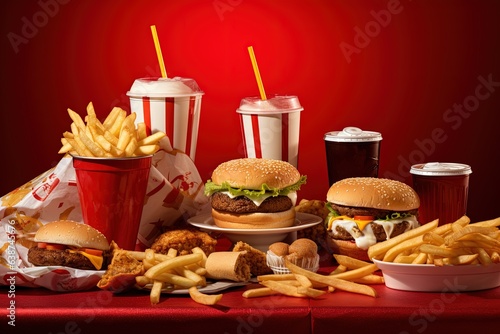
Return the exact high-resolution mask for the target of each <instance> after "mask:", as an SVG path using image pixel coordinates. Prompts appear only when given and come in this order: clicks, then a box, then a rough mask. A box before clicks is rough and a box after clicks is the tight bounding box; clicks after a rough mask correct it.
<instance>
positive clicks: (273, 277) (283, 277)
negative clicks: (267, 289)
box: [257, 274, 295, 282]
mask: <svg viewBox="0 0 500 334" xmlns="http://www.w3.org/2000/svg"><path fill="white" fill-rule="evenodd" d="M294 279H295V275H294V274H267V275H260V276H257V280H258V281H259V282H260V281H289V280H294Z"/></svg>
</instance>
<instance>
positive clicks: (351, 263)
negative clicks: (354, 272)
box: [333, 254, 371, 269]
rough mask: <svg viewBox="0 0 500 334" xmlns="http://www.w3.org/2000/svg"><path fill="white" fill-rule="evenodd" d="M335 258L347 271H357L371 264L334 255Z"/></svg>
mask: <svg viewBox="0 0 500 334" xmlns="http://www.w3.org/2000/svg"><path fill="white" fill-rule="evenodd" d="M333 257H334V258H335V260H336V261H337V263H338V264H339V265H342V266H345V267H346V268H347V269H357V268H361V267H364V266H367V265H370V264H371V263H368V262H366V261H361V260H358V259H355V258H353V257H350V256H346V255H339V254H334V255H333Z"/></svg>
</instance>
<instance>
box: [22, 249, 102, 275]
mask: <svg viewBox="0 0 500 334" xmlns="http://www.w3.org/2000/svg"><path fill="white" fill-rule="evenodd" d="M103 258H104V260H103V264H102V268H101V269H100V270H104V269H106V268H107V266H108V263H109V261H110V258H111V252H110V251H104V252H103ZM28 261H29V262H31V263H32V264H33V265H35V266H65V267H71V268H77V269H82V270H96V268H95V267H94V265H93V264H92V262H90V260H89V259H88V258H86V257H85V256H83V255H82V254H79V253H72V252H70V251H69V250H67V249H66V250H48V249H44V248H38V247H31V248H30V249H29V251H28Z"/></svg>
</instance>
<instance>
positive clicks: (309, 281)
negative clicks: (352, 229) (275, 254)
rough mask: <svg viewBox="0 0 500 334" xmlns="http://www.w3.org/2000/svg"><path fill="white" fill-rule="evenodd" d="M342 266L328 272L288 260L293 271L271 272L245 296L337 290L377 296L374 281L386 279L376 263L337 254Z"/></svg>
mask: <svg viewBox="0 0 500 334" xmlns="http://www.w3.org/2000/svg"><path fill="white" fill-rule="evenodd" d="M334 256H335V259H336V260H337V262H338V263H339V266H338V267H337V268H336V269H335V270H334V271H332V272H331V273H329V274H328V275H324V274H318V273H315V272H312V271H309V270H306V269H303V268H301V267H299V266H297V265H295V264H292V263H290V262H288V261H286V263H285V265H286V266H287V268H288V269H289V270H290V272H291V273H290V274H281V275H280V274H269V275H261V276H258V277H257V280H258V282H259V283H260V284H261V285H263V287H258V288H252V289H248V290H246V291H244V292H243V297H245V298H254V297H263V296H270V295H276V294H283V295H287V296H292V297H310V298H318V297H320V296H322V295H324V294H325V293H330V292H333V291H335V290H342V291H348V292H352V293H357V294H362V295H367V296H371V297H377V292H376V290H375V289H374V288H373V287H371V286H370V285H372V284H383V283H384V278H383V277H382V276H380V275H376V274H374V272H375V271H377V270H378V268H377V266H376V265H375V264H373V263H369V262H365V261H360V260H357V259H354V258H351V257H348V256H344V255H334Z"/></svg>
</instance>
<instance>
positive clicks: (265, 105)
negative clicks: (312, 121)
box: [236, 95, 304, 114]
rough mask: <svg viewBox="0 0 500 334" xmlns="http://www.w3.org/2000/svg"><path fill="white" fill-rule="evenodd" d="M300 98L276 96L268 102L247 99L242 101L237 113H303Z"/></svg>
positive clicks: (259, 99) (253, 98) (258, 99)
mask: <svg viewBox="0 0 500 334" xmlns="http://www.w3.org/2000/svg"><path fill="white" fill-rule="evenodd" d="M302 110H304V108H302V106H301V105H300V102H299V98H298V97H297V96H294V95H275V96H273V97H271V98H268V99H267V100H262V99H261V98H260V97H246V98H244V99H242V100H241V102H240V106H239V108H238V109H237V110H236V112H238V113H240V114H266V113H290V112H296V111H302Z"/></svg>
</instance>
